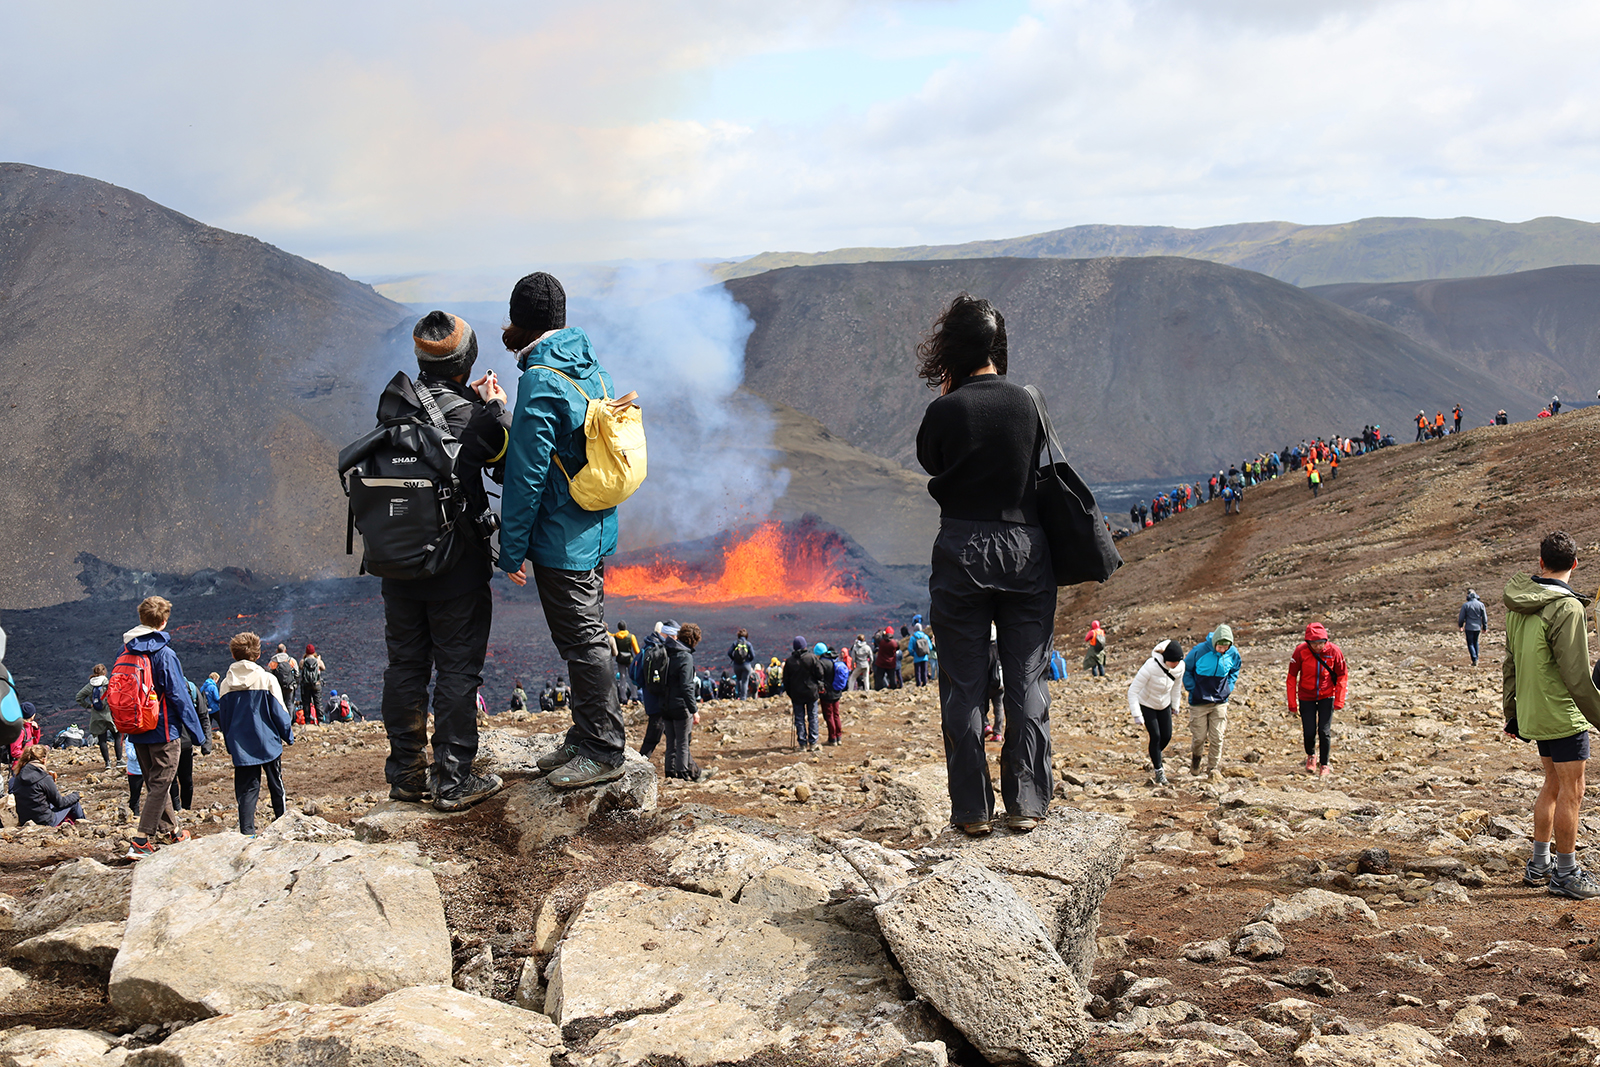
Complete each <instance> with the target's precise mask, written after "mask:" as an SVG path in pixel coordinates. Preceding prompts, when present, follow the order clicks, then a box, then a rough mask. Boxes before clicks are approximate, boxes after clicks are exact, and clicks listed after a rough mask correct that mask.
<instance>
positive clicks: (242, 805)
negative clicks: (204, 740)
mask: <svg viewBox="0 0 1600 1067" xmlns="http://www.w3.org/2000/svg"><path fill="white" fill-rule="evenodd" d="M228 651H229V653H230V654H231V655H232V656H233V665H232V666H231V667H229V668H228V677H227V678H226V679H225V680H224V681H223V683H222V686H221V690H222V702H221V711H220V712H219V714H218V719H217V722H218V725H220V726H221V728H222V740H223V743H224V744H226V745H227V746H228V755H229V756H231V757H233V796H234V799H235V800H237V801H238V803H239V832H240V833H241V834H243V835H244V836H246V837H254V836H255V834H256V802H257V801H259V800H260V799H261V776H262V775H263V774H265V775H266V778H267V793H268V795H269V796H270V797H271V799H272V817H273V818H274V819H281V818H283V813H284V812H285V811H287V810H288V807H287V802H286V801H285V799H284V792H283V746H284V745H286V744H288V745H292V744H294V727H293V726H292V725H291V724H290V720H289V709H288V707H287V705H285V704H284V702H283V690H281V689H280V688H278V680H277V679H276V678H274V677H273V676H272V675H270V674H268V673H267V672H266V671H264V670H262V669H261V666H260V664H258V663H257V662H256V660H258V659H260V658H261V638H260V637H257V636H256V635H255V634H253V633H248V632H246V633H239V634H234V635H233V640H231V641H229V642H228Z"/></svg>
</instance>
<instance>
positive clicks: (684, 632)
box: [660, 622, 711, 782]
mask: <svg viewBox="0 0 1600 1067" xmlns="http://www.w3.org/2000/svg"><path fill="white" fill-rule="evenodd" d="M661 635H662V637H663V639H664V640H665V642H666V650H667V681H666V688H665V689H664V690H663V692H662V695H661V714H660V719H661V729H662V732H663V733H664V734H665V735H666V758H665V761H664V764H665V765H664V773H665V775H666V777H668V778H678V779H681V780H683V781H686V782H703V781H705V780H706V779H707V778H709V777H711V773H710V772H709V771H704V770H701V769H700V767H699V766H698V765H697V764H696V763H695V761H694V756H692V755H691V754H690V752H689V743H690V740H691V739H692V737H693V734H694V727H695V725H696V724H697V723H699V721H700V706H699V692H700V686H699V685H698V684H697V683H696V681H695V667H694V650H695V646H696V645H698V644H699V643H700V627H698V626H696V625H695V624H694V623H692V622H686V623H684V624H683V625H682V626H681V627H663V628H662V631H661Z"/></svg>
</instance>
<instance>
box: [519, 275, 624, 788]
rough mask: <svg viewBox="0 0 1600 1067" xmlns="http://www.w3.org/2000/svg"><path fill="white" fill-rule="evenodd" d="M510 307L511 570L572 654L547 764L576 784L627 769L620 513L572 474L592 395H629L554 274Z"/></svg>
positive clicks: (559, 782)
mask: <svg viewBox="0 0 1600 1067" xmlns="http://www.w3.org/2000/svg"><path fill="white" fill-rule="evenodd" d="M509 311H510V319H511V325H509V326H506V327H504V328H503V329H502V331H501V342H502V343H503V344H504V345H505V347H506V349H507V350H508V351H511V352H515V353H516V355H517V369H518V370H519V371H521V373H522V376H521V377H520V378H519V379H518V380H517V399H516V406H515V407H514V408H513V409H512V413H511V435H510V441H509V443H508V444H507V446H506V467H505V482H504V485H505V496H504V498H503V499H502V500H501V509H500V510H501V528H500V567H501V569H502V570H504V571H505V572H506V573H507V574H509V575H510V576H511V580H512V581H513V582H515V583H517V584H519V585H522V584H525V583H526V582H527V580H528V577H529V576H530V575H531V576H532V578H533V581H534V585H535V586H536V587H537V589H538V591H539V602H540V604H541V605H542V606H543V607H544V616H545V621H546V622H548V623H549V624H550V636H551V639H552V640H553V641H554V642H555V645H556V650H557V652H559V653H560V655H561V658H562V659H563V660H564V661H566V664H567V677H569V678H571V679H572V702H571V713H572V727H571V728H570V729H569V730H568V731H567V736H566V738H565V740H564V741H563V743H562V744H561V746H560V747H559V748H557V749H556V751H554V752H552V753H550V754H549V755H547V756H542V757H540V758H539V760H538V761H537V763H538V769H539V770H540V771H541V772H543V773H544V775H545V780H546V781H547V782H549V783H550V785H552V786H553V787H555V788H556V789H576V788H579V787H581V786H588V785H597V784H599V783H601V782H609V781H612V780H614V779H616V778H619V777H621V775H622V759H623V743H624V740H625V738H624V735H623V724H622V709H621V705H620V703H619V701H618V699H617V686H616V662H615V660H614V659H613V657H612V652H611V648H612V646H611V640H610V635H609V633H608V632H607V630H606V625H605V595H606V593H605V571H604V563H605V557H606V556H609V555H610V554H611V553H613V552H615V551H616V548H617V509H616V508H614V507H613V508H603V509H601V510H599V511H588V510H586V509H584V508H583V507H580V506H579V505H578V503H577V501H575V500H573V498H572V491H571V487H570V485H569V482H568V479H569V478H571V477H572V476H574V475H576V474H577V473H578V472H579V471H580V470H582V469H583V467H584V466H586V465H587V463H588V448H587V437H586V436H585V433H584V423H585V420H586V417H587V415H588V408H589V400H596V401H598V400H601V399H602V398H603V397H611V398H615V397H616V395H617V391H616V388H615V387H614V386H613V385H612V382H611V376H610V375H609V374H607V373H606V372H605V371H604V370H602V369H601V367H600V361H599V359H598V358H596V356H595V352H594V346H593V345H592V344H591V343H590V341H589V335H588V334H586V333H584V332H583V331H582V330H580V329H578V328H577V327H575V326H568V325H567V294H566V290H564V289H563V288H562V287H561V283H560V282H559V281H557V280H556V279H555V278H554V277H553V276H551V275H549V274H547V273H545V272H544V271H537V272H535V273H533V274H529V275H527V276H526V277H524V278H522V279H520V280H519V281H518V282H517V284H516V285H515V286H514V287H513V288H512V290H511V300H510V307H509ZM586 397H587V398H589V399H585V398H586Z"/></svg>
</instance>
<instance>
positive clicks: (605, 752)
mask: <svg viewBox="0 0 1600 1067" xmlns="http://www.w3.org/2000/svg"><path fill="white" fill-rule="evenodd" d="M533 581H534V584H535V585H536V586H537V587H538V590H539V602H540V603H541V604H542V605H543V606H544V618H545V622H547V623H548V624H549V626H550V639H551V640H552V641H554V642H555V645H556V651H557V652H558V653H560V655H561V658H562V659H564V660H566V662H567V677H568V678H570V679H571V680H572V728H571V729H570V730H568V731H567V744H569V745H572V746H573V747H574V748H576V749H577V750H578V754H579V755H580V756H588V757H589V758H590V759H592V760H594V761H595V762H596V763H603V764H605V765H606V766H608V767H615V766H616V765H617V764H619V763H621V762H622V750H623V746H624V744H626V742H627V737H626V735H625V734H624V732H623V727H622V707H621V705H620V704H618V703H617V687H616V685H615V684H613V683H614V681H615V678H614V675H613V667H612V659H611V646H610V645H609V644H608V643H607V641H606V621H605V601H606V583H605V569H604V566H603V565H602V566H600V567H596V568H595V569H594V570H592V571H563V570H557V569H556V568H554V567H541V566H539V565H538V564H534V565H533ZM480 662H481V658H480Z"/></svg>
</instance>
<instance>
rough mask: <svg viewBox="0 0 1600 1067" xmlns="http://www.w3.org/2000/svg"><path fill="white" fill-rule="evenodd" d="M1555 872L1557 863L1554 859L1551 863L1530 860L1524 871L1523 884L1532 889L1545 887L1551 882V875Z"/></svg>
mask: <svg viewBox="0 0 1600 1067" xmlns="http://www.w3.org/2000/svg"><path fill="white" fill-rule="evenodd" d="M1555 873H1556V865H1555V861H1554V860H1551V861H1550V862H1549V863H1534V862H1533V861H1532V860H1529V861H1528V865H1527V866H1526V867H1525V868H1523V871H1522V884H1523V885H1525V886H1528V887H1529V888H1531V889H1543V888H1544V887H1545V886H1547V885H1549V884H1550V876H1551V875H1553V874H1555Z"/></svg>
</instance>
